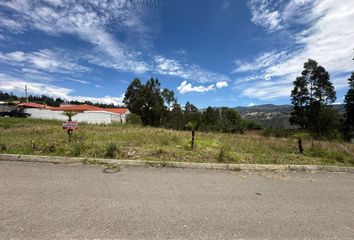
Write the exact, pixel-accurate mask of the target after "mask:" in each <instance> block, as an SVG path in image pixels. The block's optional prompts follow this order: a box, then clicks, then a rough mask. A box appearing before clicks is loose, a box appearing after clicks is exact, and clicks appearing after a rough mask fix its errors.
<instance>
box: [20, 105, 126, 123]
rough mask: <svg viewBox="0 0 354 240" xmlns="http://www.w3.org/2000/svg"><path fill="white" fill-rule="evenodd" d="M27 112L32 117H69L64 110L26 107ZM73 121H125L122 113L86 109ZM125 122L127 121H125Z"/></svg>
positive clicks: (66, 118)
mask: <svg viewBox="0 0 354 240" xmlns="http://www.w3.org/2000/svg"><path fill="white" fill-rule="evenodd" d="M24 112H26V113H30V114H31V118H39V119H49V120H61V121H66V120H68V117H67V116H65V115H64V114H63V113H64V112H63V111H52V110H47V109H38V108H26V109H25V110H24ZM72 120H73V121H78V122H86V123H92V124H111V123H112V122H123V121H122V118H121V116H120V114H116V113H109V112H104V111H102V112H98V111H85V112H80V113H78V114H76V115H75V116H73V117H72ZM124 122H125V121H124Z"/></svg>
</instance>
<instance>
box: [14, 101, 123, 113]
mask: <svg viewBox="0 0 354 240" xmlns="http://www.w3.org/2000/svg"><path fill="white" fill-rule="evenodd" d="M18 106H23V107H30V108H41V109H49V110H53V111H72V112H84V111H105V112H111V113H118V114H124V113H125V112H126V111H128V108H100V107H96V106H92V105H88V104H81V105H65V106H60V107H51V106H47V105H44V104H38V103H32V102H23V103H20V104H18Z"/></svg>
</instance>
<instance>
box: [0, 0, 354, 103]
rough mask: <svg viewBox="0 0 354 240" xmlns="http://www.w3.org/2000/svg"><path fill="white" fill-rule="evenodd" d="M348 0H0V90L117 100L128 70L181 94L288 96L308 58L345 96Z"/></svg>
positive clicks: (350, 20) (351, 43)
mask: <svg viewBox="0 0 354 240" xmlns="http://www.w3.org/2000/svg"><path fill="white" fill-rule="evenodd" d="M353 24H354V1H352V0H318V1H316V0H292V1H285V0H277V1H271V0H259V1H257V0H249V1H246V0H245V1H241V0H193V1H190V0H178V1H176V0H112V1H108V0H107V1H106V0H91V1H88V0H82V1H79V0H43V1H40V0H32V1H31V0H13V1H7V0H1V1H0V90H2V91H7V92H14V93H16V94H18V95H24V86H25V85H27V86H28V89H29V93H30V94H46V95H50V96H54V97H61V98H65V99H68V100H73V99H74V100H91V101H99V102H105V103H110V102H113V103H116V104H118V103H119V102H121V100H122V96H123V94H124V92H125V90H126V88H127V86H128V84H129V83H130V81H131V80H132V79H133V78H134V77H138V78H139V79H141V80H142V81H143V82H145V81H146V80H148V79H149V78H150V77H154V78H158V79H159V80H160V82H161V83H162V87H167V88H169V89H171V90H174V91H175V93H176V95H177V97H178V100H179V102H180V103H181V104H184V103H185V102H186V101H191V102H192V103H194V104H195V105H197V106H198V107H206V106H209V105H211V106H248V105H258V104H264V103H274V104H284V103H289V102H290V98H289V95H290V91H291V88H292V81H293V80H294V79H295V77H296V76H297V75H299V74H300V72H301V69H302V65H303V63H304V62H305V61H306V60H307V59H308V58H312V59H315V60H317V61H318V62H319V64H320V65H322V66H324V67H325V68H326V69H327V70H328V71H329V73H330V76H331V80H332V81H333V82H334V85H335V88H336V91H337V98H338V99H337V101H338V102H342V100H343V95H344V94H345V92H346V89H347V88H346V87H347V86H346V85H347V83H346V79H347V78H348V77H349V75H350V72H351V71H354V61H352V58H353V56H354V51H353V48H354V25H353Z"/></svg>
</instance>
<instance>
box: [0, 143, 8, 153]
mask: <svg viewBox="0 0 354 240" xmlns="http://www.w3.org/2000/svg"><path fill="white" fill-rule="evenodd" d="M6 150H7V146H6V144H4V143H0V152H4V151H6Z"/></svg>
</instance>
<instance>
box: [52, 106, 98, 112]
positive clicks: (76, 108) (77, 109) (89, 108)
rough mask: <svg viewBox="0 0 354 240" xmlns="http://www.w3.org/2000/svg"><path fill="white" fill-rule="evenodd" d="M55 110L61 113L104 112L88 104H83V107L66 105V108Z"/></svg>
mask: <svg viewBox="0 0 354 240" xmlns="http://www.w3.org/2000/svg"><path fill="white" fill-rule="evenodd" d="M53 110H59V111H73V112H84V111H104V108H100V107H96V106H92V105H88V104H82V105H66V106H61V107H57V108H55V109H53Z"/></svg>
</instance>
